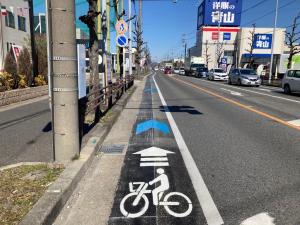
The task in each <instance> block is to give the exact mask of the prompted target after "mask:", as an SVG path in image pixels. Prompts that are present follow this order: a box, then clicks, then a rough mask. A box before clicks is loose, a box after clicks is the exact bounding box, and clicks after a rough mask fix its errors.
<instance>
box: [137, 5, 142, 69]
mask: <svg viewBox="0 0 300 225" xmlns="http://www.w3.org/2000/svg"><path fill="white" fill-rule="evenodd" d="M142 7H143V4H142V0H139V18H138V33H139V35H140V40H139V41H138V43H137V45H138V47H137V49H139V52H138V54H139V59H140V60H139V65H138V68H139V70H138V73H141V59H142V54H141V49H142V46H141V40H142Z"/></svg>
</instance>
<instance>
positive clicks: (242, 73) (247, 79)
mask: <svg viewBox="0 0 300 225" xmlns="http://www.w3.org/2000/svg"><path fill="white" fill-rule="evenodd" d="M228 84H237V85H247V86H256V87H259V85H260V84H261V79H260V77H259V76H258V75H257V74H256V72H255V71H254V70H252V69H233V70H232V71H231V72H230V73H229V77H228Z"/></svg>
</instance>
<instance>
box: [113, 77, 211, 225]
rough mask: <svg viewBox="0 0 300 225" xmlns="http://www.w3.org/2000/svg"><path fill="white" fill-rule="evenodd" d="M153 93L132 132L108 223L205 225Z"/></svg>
mask: <svg viewBox="0 0 300 225" xmlns="http://www.w3.org/2000/svg"><path fill="white" fill-rule="evenodd" d="M151 81H152V79H151ZM151 85H153V86H154V85H155V84H154V82H153V81H152V82H147V85H146V86H145V90H147V89H149V88H151V87H149V86H151ZM150 94H153V93H149V91H145V92H144V96H143V103H142V104H141V106H140V112H139V114H138V117H137V121H136V124H135V125H134V127H133V129H132V137H131V140H130V143H129V147H128V150H127V152H126V155H125V160H124V164H123V167H122V171H121V176H120V179H119V184H118V187H117V191H116V195H115V199H114V203H113V208H112V211H111V215H110V218H109V221H108V224H109V225H125V224H130V225H131V224H141V225H144V224H146V225H148V224H149V225H155V224H159V225H181V224H189V225H194V224H195V225H200V224H201V225H202V224H206V222H205V217H204V215H203V213H202V210H201V207H200V205H199V203H198V201H197V195H196V193H195V191H194V189H193V185H192V182H191V180H190V178H189V175H188V172H187V171H186V167H185V165H184V162H183V159H182V157H181V154H180V152H179V149H178V146H177V144H176V142H175V139H174V135H173V134H172V132H171V129H170V126H169V123H168V120H167V118H166V115H165V113H164V112H160V115H157V114H156V115H155V118H153V117H154V116H153V114H154V113H153V109H152V108H155V107H154V106H152V102H151V103H150V97H151V98H152V96H151V95H150ZM155 96H156V98H157V101H159V97H158V95H157V93H156V95H155ZM148 101H149V102H148ZM159 104H161V103H159ZM149 121H150V122H149ZM151 121H152V122H151ZM145 122H146V123H145ZM162 124H164V125H162ZM158 136H159V137H158ZM161 139H163V140H164V143H161V142H160V141H161ZM161 191H164V193H163V194H162V196H160V193H161ZM154 196H156V198H155V197H154Z"/></svg>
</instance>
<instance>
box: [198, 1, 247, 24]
mask: <svg viewBox="0 0 300 225" xmlns="http://www.w3.org/2000/svg"><path fill="white" fill-rule="evenodd" d="M241 11H242V0H204V1H203V2H202V3H201V4H200V6H199V7H198V21H197V28H198V29H200V27H201V26H218V24H219V21H220V26H235V27H236V26H240V24H241Z"/></svg>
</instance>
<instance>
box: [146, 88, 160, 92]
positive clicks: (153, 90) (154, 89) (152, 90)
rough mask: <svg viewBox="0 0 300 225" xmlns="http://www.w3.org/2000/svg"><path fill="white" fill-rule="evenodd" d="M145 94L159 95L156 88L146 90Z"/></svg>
mask: <svg viewBox="0 0 300 225" xmlns="http://www.w3.org/2000/svg"><path fill="white" fill-rule="evenodd" d="M144 92H145V93H148V92H151V93H157V89H156V88H148V89H145V90H144Z"/></svg>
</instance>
